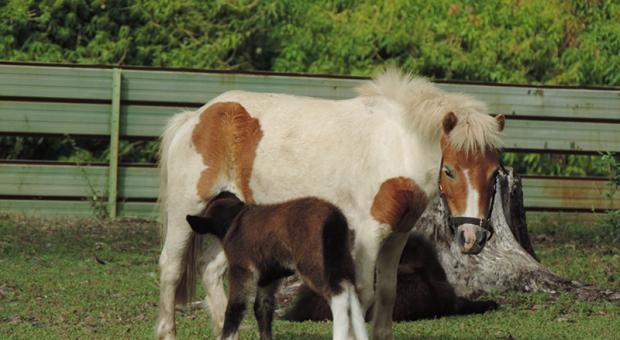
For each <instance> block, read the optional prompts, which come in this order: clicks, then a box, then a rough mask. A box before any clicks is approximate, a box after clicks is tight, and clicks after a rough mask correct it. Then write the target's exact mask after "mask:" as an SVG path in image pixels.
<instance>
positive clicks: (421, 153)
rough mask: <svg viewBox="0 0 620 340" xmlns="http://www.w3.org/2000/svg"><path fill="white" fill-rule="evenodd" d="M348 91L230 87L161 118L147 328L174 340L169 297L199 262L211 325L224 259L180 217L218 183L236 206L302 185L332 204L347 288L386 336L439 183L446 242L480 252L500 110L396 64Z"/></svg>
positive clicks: (182, 295)
mask: <svg viewBox="0 0 620 340" xmlns="http://www.w3.org/2000/svg"><path fill="white" fill-rule="evenodd" d="M358 92H359V96H358V97H356V98H353V99H348V100H325V99H317V98H309V97H299V96H290V95H283V94H266V93H252V92H242V91H230V92H226V93H223V94H221V95H220V96H218V97H216V98H214V99H213V100H212V101H210V102H209V103H207V104H206V105H204V106H203V107H202V108H200V109H198V110H196V111H192V112H185V113H180V114H178V115H176V116H174V117H173V118H172V119H171V120H170V122H169V123H168V126H167V128H166V130H165V132H164V134H163V136H162V149H161V161H160V167H161V187H160V190H161V194H160V203H161V209H162V210H161V216H162V218H163V220H164V223H163V229H162V235H163V238H164V244H163V249H162V253H161V257H160V261H159V262H160V269H161V278H160V285H161V302H160V312H159V320H158V323H157V326H156V333H157V337H158V338H165V339H173V338H174V337H175V320H174V311H175V304H177V303H183V302H185V301H187V299H188V298H189V297H190V296H191V292H192V290H193V288H194V286H195V283H194V273H196V266H197V263H199V262H202V261H204V262H205V263H206V267H205V268H204V270H203V271H202V273H203V274H202V279H203V283H204V285H205V289H206V302H207V304H208V306H209V311H210V313H211V319H212V321H213V324H214V332H215V333H218V332H220V331H221V329H222V326H223V321H224V312H225V310H226V302H227V301H226V294H225V291H224V285H223V281H222V280H223V277H224V273H225V271H226V257H225V256H224V253H223V252H222V250H221V246H220V245H219V243H218V242H211V244H210V246H209V248H208V249H207V250H206V252H204V253H202V252H201V249H200V248H201V247H200V242H201V236H200V235H197V234H196V233H194V232H193V231H192V229H191V228H190V227H189V225H188V224H187V222H186V220H185V216H186V215H195V214H198V213H199V212H200V211H201V210H202V209H203V208H204V207H205V204H206V202H207V201H208V200H209V199H210V198H211V197H213V196H215V195H217V194H218V193H220V192H222V191H230V192H232V193H234V194H235V195H237V196H238V197H240V198H242V199H243V200H244V201H246V202H249V203H260V204H265V203H274V202H280V201H286V200H290V199H293V198H298V197H303V196H316V197H321V198H323V199H326V200H328V201H330V202H333V203H335V204H336V205H337V206H338V207H339V208H340V209H341V210H342V212H343V213H344V215H345V216H346V218H347V220H348V221H349V226H350V228H351V229H352V230H353V231H354V234H355V239H354V243H353V257H354V259H355V267H356V268H355V270H356V278H357V289H358V292H359V296H360V302H361V304H362V307H363V308H364V309H367V308H368V307H369V306H370V305H371V304H373V303H374V316H373V321H372V322H373V338H374V339H390V338H392V309H393V305H394V299H395V291H396V273H397V268H398V262H399V258H400V254H401V252H402V250H403V247H404V245H405V243H406V241H407V239H408V233H409V231H410V230H411V229H412V228H413V226H414V224H415V222H416V221H417V220H418V218H419V217H420V215H421V214H422V212H423V211H424V209H425V208H426V206H427V204H428V203H429V202H430V201H431V200H433V199H434V198H436V197H437V196H438V195H439V194H440V189H439V188H441V196H442V197H443V198H444V202H446V204H447V206H448V208H449V211H450V213H451V220H450V222H451V223H450V225H451V226H452V227H453V229H454V231H455V242H458V244H459V245H460V246H461V249H462V252H463V253H464V254H476V253H478V252H480V251H481V250H482V248H483V247H484V245H485V242H486V241H487V240H488V239H489V238H490V236H491V233H490V226H489V225H488V216H487V215H488V212H489V208H490V204H489V203H490V198H491V197H492V193H493V188H494V184H495V179H494V174H495V172H496V171H497V169H498V168H499V167H500V162H499V153H498V146H499V143H500V135H501V131H502V129H503V125H504V118H503V117H502V116H498V117H496V118H493V117H491V116H489V115H488V114H487V109H486V107H485V105H484V104H483V103H481V102H479V101H477V100H475V99H473V98H471V97H468V96H465V95H461V94H451V93H446V92H444V91H441V90H439V89H438V88H437V87H435V86H434V85H433V84H431V83H429V82H427V81H425V80H423V79H413V78H411V77H409V76H407V75H403V74H401V73H400V72H398V71H395V70H388V71H386V72H384V73H383V74H381V75H379V76H378V77H376V78H375V79H374V80H373V81H371V82H368V83H367V84H365V85H363V86H361V87H360V88H359V89H358ZM248 251H252V250H251V249H248ZM200 255H202V258H201V260H202V261H198V257H200ZM375 268H376V273H375ZM375 275H376V278H377V279H376V283H375V279H374V278H375Z"/></svg>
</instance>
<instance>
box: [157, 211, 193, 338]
mask: <svg viewBox="0 0 620 340" xmlns="http://www.w3.org/2000/svg"><path fill="white" fill-rule="evenodd" d="M191 233H192V230H191V229H190V228H189V226H187V224H186V222H185V216H183V218H180V215H177V216H174V217H173V216H169V219H168V225H167V229H166V234H165V241H164V246H163V249H162V251H161V255H160V257H159V268H160V272H161V274H160V303H159V318H158V321H157V326H156V334H155V335H156V337H157V339H166V340H170V339H174V338H175V335H176V327H175V321H174V312H175V295H176V291H177V287H178V285H179V282H180V281H181V276H182V274H183V270H184V269H185V266H184V265H183V258H184V257H185V253H186V252H187V249H188V246H189V241H190V240H191Z"/></svg>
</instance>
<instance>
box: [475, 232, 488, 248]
mask: <svg viewBox="0 0 620 340" xmlns="http://www.w3.org/2000/svg"><path fill="white" fill-rule="evenodd" d="M478 236H479V237H477V238H476V244H478V247H483V246H484V244H485V243H486V242H487V234H486V233H483V234H481V235H478Z"/></svg>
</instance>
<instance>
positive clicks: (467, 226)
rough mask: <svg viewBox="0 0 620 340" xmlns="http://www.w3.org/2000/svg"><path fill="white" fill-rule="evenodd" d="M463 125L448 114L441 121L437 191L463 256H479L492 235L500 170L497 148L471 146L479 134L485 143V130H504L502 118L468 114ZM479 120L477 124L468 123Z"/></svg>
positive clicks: (491, 146)
mask: <svg viewBox="0 0 620 340" xmlns="http://www.w3.org/2000/svg"><path fill="white" fill-rule="evenodd" d="M464 120H465V121H463V122H459V119H458V118H457V116H456V115H455V114H454V113H452V112H449V113H448V114H446V115H445V116H444V118H443V120H442V127H443V133H442V136H441V140H440V144H441V151H442V161H441V167H440V169H439V190H440V196H441V198H442V200H443V203H444V205H445V208H446V209H448V213H449V215H448V216H449V217H448V224H449V225H450V228H451V229H452V231H453V232H454V234H455V240H456V242H457V243H458V245H459V246H460V247H461V252H462V253H464V254H478V253H479V252H480V251H481V250H482V249H483V248H484V246H485V244H486V242H487V241H488V240H489V239H490V238H491V236H492V235H493V229H492V227H491V225H490V223H489V219H490V217H491V216H490V215H491V210H492V209H493V198H494V196H495V182H496V174H497V173H498V171H499V170H500V169H501V168H502V167H501V161H500V154H499V151H498V149H497V148H496V147H495V146H493V145H492V144H490V145H487V144H484V143H480V141H478V143H473V144H472V143H471V140H470V139H471V138H472V136H475V135H476V134H478V136H479V138H478V139H482V140H484V134H485V133H486V132H485V131H484V130H482V131H472V130H473V129H480V127H481V126H485V125H486V129H487V131H488V130H490V131H493V132H494V133H499V132H501V131H502V130H503V129H504V116H502V115H498V116H497V117H495V119H493V118H492V117H490V116H487V115H468V116H466V117H464ZM470 120H478V121H470ZM489 124H496V126H488V125H489Z"/></svg>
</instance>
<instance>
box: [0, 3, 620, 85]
mask: <svg viewBox="0 0 620 340" xmlns="http://www.w3.org/2000/svg"><path fill="white" fill-rule="evenodd" d="M0 59H5V60H27V61H32V60H35V61H43V62H75V63H95V64H99V63H103V64H124V65H143V66H171V67H196V68H224V69H243V70H274V71H288V72H290V71H298V72H312V73H332V74H334V73H339V74H355V75H369V74H371V73H372V72H373V71H374V69H375V68H376V67H377V66H378V65H383V64H386V63H388V64H390V63H392V64H398V65H402V66H403V67H404V68H405V69H407V70H409V71H411V72H415V73H420V74H423V75H426V76H429V77H433V78H441V79H463V80H480V81H493V82H509V83H515V82H516V83H544V84H572V85H577V84H580V85H620V3H618V2H617V1H614V0H588V1H577V0H573V1H558V0H553V1H523V0H493V1H473V0H461V1H455V0H437V1H423V0H416V1H410V0H395V1H385V2H383V1H375V0H361V1H350V0H332V1H325V0H323V1H298V0H282V1H249V0H238V1H232V0H216V1H199V0H190V1H185V0H168V1H163V2H162V1H157V0H138V1H122V0H116V1H104V0H57V1H51V0H47V1H41V0H39V1H35V0H5V1H1V2H0Z"/></svg>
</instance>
